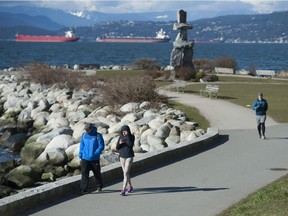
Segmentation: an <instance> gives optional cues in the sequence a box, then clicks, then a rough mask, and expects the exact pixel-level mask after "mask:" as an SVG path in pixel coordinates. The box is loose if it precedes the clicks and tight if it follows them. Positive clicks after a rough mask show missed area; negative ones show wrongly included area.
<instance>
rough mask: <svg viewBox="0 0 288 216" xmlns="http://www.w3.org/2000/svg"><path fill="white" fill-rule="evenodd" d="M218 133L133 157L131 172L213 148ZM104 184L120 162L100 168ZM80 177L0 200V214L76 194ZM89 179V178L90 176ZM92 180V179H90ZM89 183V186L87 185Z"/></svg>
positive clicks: (210, 132)
mask: <svg viewBox="0 0 288 216" xmlns="http://www.w3.org/2000/svg"><path fill="white" fill-rule="evenodd" d="M218 136H219V131H218V129H216V128H208V130H207V133H206V134H204V135H203V136H201V137H198V138H196V139H195V140H194V141H193V142H189V143H179V144H177V145H176V146H173V147H167V148H165V149H161V150H158V151H153V152H149V153H145V154H142V155H137V156H136V157H135V158H134V162H133V172H139V171H144V170H145V169H146V168H148V167H153V166H155V164H161V163H163V162H167V161H169V160H172V159H177V158H179V157H181V156H184V155H187V152H190V153H191V152H195V151H199V150H202V149H205V148H207V147H209V146H212V145H214V143H215V142H214V141H216V140H217V139H218ZM102 176H103V181H104V182H110V181H113V180H116V179H121V178H122V168H121V164H120V162H117V163H114V164H110V165H108V166H105V167H102ZM80 177H81V176H80V175H77V176H73V177H69V178H64V179H61V180H58V181H56V182H52V183H48V184H45V185H42V186H39V187H36V188H32V189H28V190H26V191H23V192H20V193H18V194H15V195H12V196H9V197H5V198H3V199H0V215H6V216H8V215H15V214H17V213H19V212H21V211H25V209H31V208H35V207H37V206H39V205H40V204H42V203H48V202H49V201H52V200H54V201H55V199H57V198H59V197H63V196H65V195H68V194H75V192H78V191H79V187H80ZM91 178H92V176H91ZM93 180H94V178H93ZM91 184H93V183H92V182H91Z"/></svg>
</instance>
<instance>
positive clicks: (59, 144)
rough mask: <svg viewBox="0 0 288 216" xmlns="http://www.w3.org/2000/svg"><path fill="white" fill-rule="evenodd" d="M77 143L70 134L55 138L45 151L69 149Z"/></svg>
mask: <svg viewBox="0 0 288 216" xmlns="http://www.w3.org/2000/svg"><path fill="white" fill-rule="evenodd" d="M75 143H76V141H75V139H74V138H73V137H72V136H71V135H68V134H60V135H58V136H56V137H54V138H53V139H52V140H51V141H50V142H49V143H48V145H47V146H46V148H45V151H47V150H49V149H57V148H61V149H64V150H65V149H67V148H68V147H69V146H71V145H73V144H75Z"/></svg>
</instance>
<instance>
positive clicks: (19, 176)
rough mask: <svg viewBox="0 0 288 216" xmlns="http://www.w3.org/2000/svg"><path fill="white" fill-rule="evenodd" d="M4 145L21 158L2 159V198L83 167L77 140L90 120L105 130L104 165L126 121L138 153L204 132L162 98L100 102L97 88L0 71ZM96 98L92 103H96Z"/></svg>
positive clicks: (114, 153) (0, 137) (1, 142)
mask: <svg viewBox="0 0 288 216" xmlns="http://www.w3.org/2000/svg"><path fill="white" fill-rule="evenodd" d="M0 80H1V81H0V121H1V124H0V145H2V147H6V148H9V149H10V150H11V151H15V152H19V153H20V157H21V160H20V161H19V162H16V161H7V162H4V163H1V164H0V198H1V197H4V196H8V195H10V194H12V193H14V192H15V190H13V188H14V189H15V188H16V189H19V188H20V189H21V188H25V187H31V186H35V185H36V184H39V182H43V181H44V182H47V181H55V180H56V179H57V178H60V177H63V176H67V175H76V174H79V173H80V170H79V169H80V162H79V159H78V151H79V142H80V139H81V135H82V133H83V132H84V130H83V128H84V124H85V123H86V122H89V123H93V124H95V125H96V126H97V129H98V132H100V133H102V134H103V138H104V141H105V150H104V151H103V154H102V155H101V165H102V166H106V165H108V164H110V163H114V162H116V161H118V160H119V158H118V154H117V150H116V142H117V140H118V137H119V132H120V129H121V127H122V126H123V125H124V124H127V125H129V126H130V128H131V132H132V133H133V134H134V135H135V138H136V140H135V146H134V151H135V153H136V155H137V154H143V153H145V152H150V151H154V150H157V149H162V148H165V147H167V146H173V145H177V144H178V143H180V142H188V141H190V140H193V139H195V138H196V137H199V136H201V135H203V134H204V133H205V131H204V130H203V129H196V123H193V122H189V121H187V118H186V115H185V113H183V112H182V111H179V110H176V109H173V108H169V107H168V106H167V105H165V104H163V105H161V106H160V108H159V109H155V108H152V107H151V106H150V103H149V102H148V101H144V102H142V103H135V102H131V103H128V104H125V105H123V106H121V107H119V110H118V111H120V112H121V113H122V115H121V116H120V115H116V114H115V112H114V110H113V108H112V107H109V106H105V107H96V106H95V99H97V98H99V95H97V94H95V90H91V91H89V92H87V91H71V90H69V89H59V88H58V87H57V85H54V86H50V87H47V86H44V85H40V84H37V83H29V82H26V81H23V82H17V77H16V76H13V75H12V74H9V73H8V74H1V73H0ZM93 104H94V105H93Z"/></svg>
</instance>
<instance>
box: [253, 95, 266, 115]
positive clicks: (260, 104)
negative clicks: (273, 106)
mask: <svg viewBox="0 0 288 216" xmlns="http://www.w3.org/2000/svg"><path fill="white" fill-rule="evenodd" d="M253 110H255V111H256V115H259V116H263V115H266V111H267V110H268V103H267V101H266V100H265V99H262V100H261V101H260V100H259V99H256V101H255V102H254V103H253Z"/></svg>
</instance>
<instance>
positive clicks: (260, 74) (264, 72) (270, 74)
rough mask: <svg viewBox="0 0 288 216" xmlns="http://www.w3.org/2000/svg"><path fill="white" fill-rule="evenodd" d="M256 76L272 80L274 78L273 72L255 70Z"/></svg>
mask: <svg viewBox="0 0 288 216" xmlns="http://www.w3.org/2000/svg"><path fill="white" fill-rule="evenodd" d="M256 75H257V76H258V77H265V76H268V77H271V78H273V77H274V76H275V71H274V70H256Z"/></svg>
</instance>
